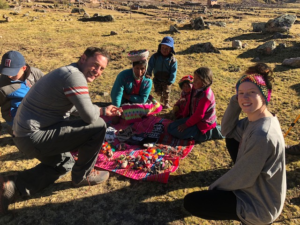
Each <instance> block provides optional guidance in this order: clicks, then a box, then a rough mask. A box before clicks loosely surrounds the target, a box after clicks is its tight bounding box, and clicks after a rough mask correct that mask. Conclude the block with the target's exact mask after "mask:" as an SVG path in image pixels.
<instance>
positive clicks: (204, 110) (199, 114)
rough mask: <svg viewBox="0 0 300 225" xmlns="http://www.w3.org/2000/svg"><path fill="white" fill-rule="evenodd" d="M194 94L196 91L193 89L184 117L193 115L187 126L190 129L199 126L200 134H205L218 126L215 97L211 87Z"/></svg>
mask: <svg viewBox="0 0 300 225" xmlns="http://www.w3.org/2000/svg"><path fill="white" fill-rule="evenodd" d="M194 93H195V90H194V89H193V92H192V94H191V97H190V98H189V100H188V102H187V104H186V106H185V109H184V112H183V117H189V116H190V115H191V116H190V118H189V119H188V120H187V121H186V123H185V124H186V125H187V126H188V127H191V126H194V125H195V124H197V127H198V129H199V130H200V132H201V133H202V134H205V133H206V132H207V131H209V130H211V129H213V128H215V127H216V126H217V123H216V121H217V116H216V108H215V107H216V102H215V95H214V93H213V91H212V90H211V88H210V87H208V88H207V89H206V90H204V91H200V92H199V93H197V94H194ZM190 104H193V107H190ZM191 109H192V110H193V111H192V112H190V110H191Z"/></svg>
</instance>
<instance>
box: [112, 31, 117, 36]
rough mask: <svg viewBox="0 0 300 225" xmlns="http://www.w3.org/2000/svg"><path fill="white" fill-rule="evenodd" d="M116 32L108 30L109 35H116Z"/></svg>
mask: <svg viewBox="0 0 300 225" xmlns="http://www.w3.org/2000/svg"><path fill="white" fill-rule="evenodd" d="M117 34H118V33H117V32H115V31H111V32H110V35H117Z"/></svg>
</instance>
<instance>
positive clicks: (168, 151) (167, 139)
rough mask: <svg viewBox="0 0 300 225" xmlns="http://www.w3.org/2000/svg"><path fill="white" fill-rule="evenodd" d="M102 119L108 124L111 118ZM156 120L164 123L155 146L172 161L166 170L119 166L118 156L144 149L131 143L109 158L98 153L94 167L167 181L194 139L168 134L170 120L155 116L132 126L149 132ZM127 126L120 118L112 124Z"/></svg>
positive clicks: (120, 127)
mask: <svg viewBox="0 0 300 225" xmlns="http://www.w3.org/2000/svg"><path fill="white" fill-rule="evenodd" d="M104 120H105V121H106V122H107V123H108V124H109V123H110V120H111V119H110V118H109V117H105V118H104ZM158 122H162V123H163V124H164V126H165V132H164V134H163V135H161V137H160V139H159V141H158V143H157V145H156V147H157V148H159V149H161V150H162V151H163V152H164V153H165V157H164V158H165V159H167V160H171V161H172V162H173V164H172V166H171V167H170V168H169V169H168V170H165V171H164V172H163V173H160V174H152V173H149V172H145V171H143V170H136V169H132V168H131V167H130V166H127V167H126V168H125V169H122V168H120V164H118V163H117V159H118V157H120V156H121V155H127V156H129V155H133V156H137V155H139V154H140V152H142V151H143V150H144V149H141V147H139V146H133V145H131V146H130V145H129V146H128V147H127V148H128V149H126V150H124V151H116V152H115V153H114V155H113V157H112V158H110V159H109V158H108V157H107V156H106V155H104V154H99V157H98V160H97V162H96V165H95V167H98V168H101V169H105V170H109V171H111V172H115V173H118V174H120V175H123V176H125V177H128V178H131V179H134V180H147V181H157V182H162V183H167V182H168V178H169V175H170V173H172V172H175V171H176V170H177V168H178V167H179V160H180V159H183V158H185V157H186V156H187V155H188V154H189V153H190V152H191V150H192V149H193V147H194V141H188V140H179V139H176V138H174V137H172V136H170V135H169V134H168V133H167V131H166V130H167V126H168V125H169V124H170V123H171V122H172V121H171V120H167V119H162V118H159V117H155V116H148V117H146V118H144V119H143V120H142V121H140V122H136V123H134V124H133V125H132V128H133V130H135V131H136V132H138V133H149V132H150V131H151V130H152V129H153V126H154V124H155V123H158ZM127 126H128V125H126V122H125V121H124V120H121V122H120V123H119V124H118V125H116V126H114V128H115V129H117V130H118V129H125V128H126V127H127ZM118 144H119V143H118V140H115V142H114V143H113V145H115V146H116V145H118ZM133 150H134V151H133ZM153 166H154V165H153Z"/></svg>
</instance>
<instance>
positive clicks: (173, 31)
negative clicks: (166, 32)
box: [170, 25, 180, 33]
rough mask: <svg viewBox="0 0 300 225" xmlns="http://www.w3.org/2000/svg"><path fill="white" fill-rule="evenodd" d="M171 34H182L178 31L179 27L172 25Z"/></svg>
mask: <svg viewBox="0 0 300 225" xmlns="http://www.w3.org/2000/svg"><path fill="white" fill-rule="evenodd" d="M170 32H172V33H180V31H179V30H178V29H177V27H176V26H175V25H174V26H173V25H170Z"/></svg>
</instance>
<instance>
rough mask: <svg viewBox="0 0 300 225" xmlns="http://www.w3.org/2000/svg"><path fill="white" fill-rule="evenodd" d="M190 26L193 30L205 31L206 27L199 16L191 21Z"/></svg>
mask: <svg viewBox="0 0 300 225" xmlns="http://www.w3.org/2000/svg"><path fill="white" fill-rule="evenodd" d="M191 26H192V28H193V29H195V30H203V29H207V26H206V25H205V23H204V20H203V17H202V16H200V17H198V18H196V19H194V20H191Z"/></svg>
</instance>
